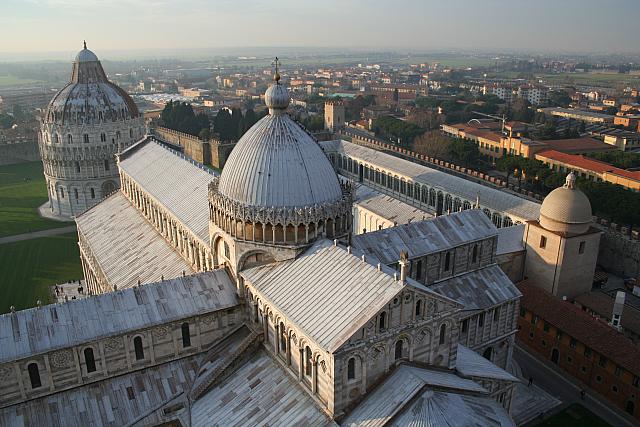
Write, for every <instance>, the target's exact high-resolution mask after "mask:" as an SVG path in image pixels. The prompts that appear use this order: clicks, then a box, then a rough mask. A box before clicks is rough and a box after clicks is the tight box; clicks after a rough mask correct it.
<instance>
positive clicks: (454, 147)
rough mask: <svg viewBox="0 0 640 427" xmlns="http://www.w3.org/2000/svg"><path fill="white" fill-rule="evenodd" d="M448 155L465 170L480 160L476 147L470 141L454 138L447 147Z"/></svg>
mask: <svg viewBox="0 0 640 427" xmlns="http://www.w3.org/2000/svg"><path fill="white" fill-rule="evenodd" d="M449 153H450V155H451V158H452V159H453V160H454V161H457V162H458V163H460V164H462V166H464V167H465V168H468V167H471V166H472V165H474V164H475V163H476V162H477V161H478V159H479V158H480V151H479V150H478V145H477V144H476V143H475V142H472V141H465V140H464V139H459V138H455V139H453V141H452V142H451V145H450V146H449Z"/></svg>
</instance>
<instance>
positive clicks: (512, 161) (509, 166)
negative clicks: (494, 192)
mask: <svg viewBox="0 0 640 427" xmlns="http://www.w3.org/2000/svg"><path fill="white" fill-rule="evenodd" d="M519 166H520V161H519V160H518V158H516V157H514V156H511V155H506V156H502V157H500V158H499V159H498V160H496V169H498V170H499V171H501V172H504V173H505V174H506V178H507V182H509V176H510V175H511V174H512V173H513V171H514V170H515V169H516V168H517V167H519Z"/></svg>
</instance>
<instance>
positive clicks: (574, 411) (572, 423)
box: [536, 403, 611, 427]
mask: <svg viewBox="0 0 640 427" xmlns="http://www.w3.org/2000/svg"><path fill="white" fill-rule="evenodd" d="M536 427H611V426H610V424H607V423H606V422H605V421H604V420H603V419H602V418H600V417H598V416H597V415H595V414H594V413H593V412H591V411H589V410H588V409H587V408H585V407H584V406H582V405H580V404H578V403H574V404H572V405H569V406H568V407H567V408H566V409H564V410H563V411H561V412H559V413H557V414H556V415H554V416H553V417H551V418H548V419H546V420H544V421H543V422H541V423H539V424H536Z"/></svg>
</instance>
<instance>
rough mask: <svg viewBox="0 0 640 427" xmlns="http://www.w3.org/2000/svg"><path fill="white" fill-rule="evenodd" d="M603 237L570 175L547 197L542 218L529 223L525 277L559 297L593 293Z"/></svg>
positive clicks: (525, 234) (586, 200)
mask: <svg viewBox="0 0 640 427" xmlns="http://www.w3.org/2000/svg"><path fill="white" fill-rule="evenodd" d="M601 234H602V232H601V231H600V230H599V229H597V228H595V227H593V217H592V215H591V203H590V202H589V199H588V198H587V196H586V195H585V194H584V193H583V192H582V191H580V190H579V189H578V188H577V187H576V177H575V175H574V174H573V172H571V173H569V174H568V175H567V180H566V182H565V184H564V185H563V186H562V187H559V188H556V189H555V190H553V191H552V192H551V193H549V194H548V195H547V197H545V198H544V200H543V202H542V206H541V208H540V219H539V220H538V221H528V222H527V228H526V230H525V231H524V240H525V242H526V250H527V258H526V264H525V270H524V276H525V278H527V279H530V280H531V282H532V283H534V284H535V285H536V286H539V287H542V288H544V289H545V290H546V291H547V292H549V293H551V294H553V295H556V296H559V297H567V298H573V297H575V296H577V295H580V294H582V293H585V292H589V291H590V290H591V286H592V284H593V275H594V271H595V267H596V260H597V258H598V248H599V245H600V235H601Z"/></svg>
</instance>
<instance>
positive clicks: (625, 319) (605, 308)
mask: <svg viewBox="0 0 640 427" xmlns="http://www.w3.org/2000/svg"><path fill="white" fill-rule="evenodd" d="M627 297H628V295H627ZM575 302H576V303H578V304H580V305H582V306H585V307H587V308H589V310H591V311H593V312H594V313H596V314H597V315H599V316H601V317H603V318H605V319H611V315H612V313H613V303H614V302H615V296H614V295H608V294H606V293H604V292H601V291H591V292H587V293H585V294H582V295H578V296H577V297H576V300H575ZM620 322H621V323H622V327H623V328H625V329H628V330H630V331H631V332H633V333H635V334H640V311H638V310H637V309H635V308H633V307H631V306H629V305H628V304H625V305H624V307H623V309H622V318H621V319H620Z"/></svg>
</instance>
